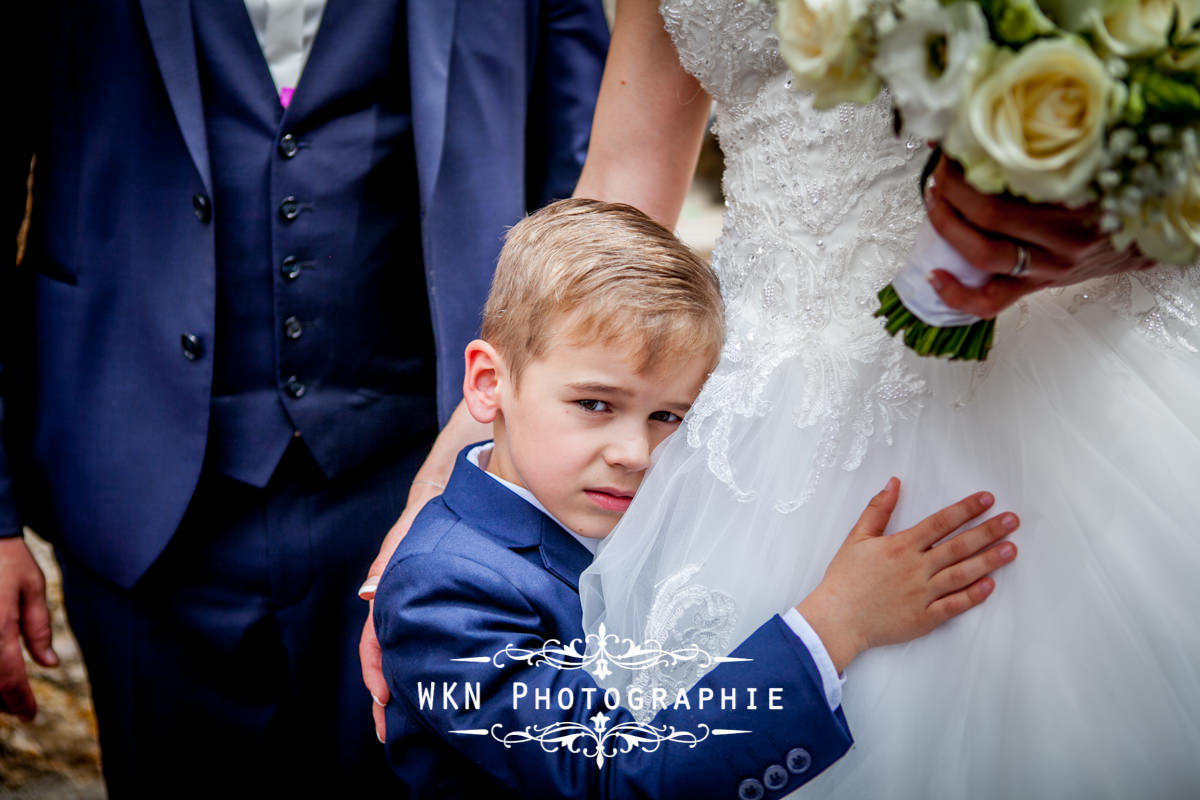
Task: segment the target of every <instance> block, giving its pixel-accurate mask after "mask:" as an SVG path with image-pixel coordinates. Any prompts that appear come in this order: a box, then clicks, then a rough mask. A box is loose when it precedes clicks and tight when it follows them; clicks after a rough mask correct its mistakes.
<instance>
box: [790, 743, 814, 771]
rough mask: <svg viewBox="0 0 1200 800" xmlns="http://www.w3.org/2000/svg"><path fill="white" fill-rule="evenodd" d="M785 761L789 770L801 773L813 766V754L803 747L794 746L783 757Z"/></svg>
mask: <svg viewBox="0 0 1200 800" xmlns="http://www.w3.org/2000/svg"><path fill="white" fill-rule="evenodd" d="M783 763H785V764H787V768H788V772H790V773H792V774H793V775H800V774H803V773H805V772H808V768H809V767H811V766H812V756H811V755H809V754H808V751H807V750H805V749H804V748H803V747H793V748H792V749H791V750H788V752H787V755H786V756H784V757H783Z"/></svg>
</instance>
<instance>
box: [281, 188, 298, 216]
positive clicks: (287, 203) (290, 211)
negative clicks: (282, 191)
mask: <svg viewBox="0 0 1200 800" xmlns="http://www.w3.org/2000/svg"><path fill="white" fill-rule="evenodd" d="M279 216H280V217H282V218H283V220H284V221H285V222H291V221H292V220H294V219H295V218H296V217H298V216H300V201H299V200H297V199H296V197H295V195H290V194H289V195H288V196H287V197H285V198H283V202H281V203H280V204H279Z"/></svg>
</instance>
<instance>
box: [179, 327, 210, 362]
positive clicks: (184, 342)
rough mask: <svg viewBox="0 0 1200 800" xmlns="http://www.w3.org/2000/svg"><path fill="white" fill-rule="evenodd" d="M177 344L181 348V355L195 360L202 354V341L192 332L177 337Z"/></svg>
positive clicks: (189, 359)
mask: <svg viewBox="0 0 1200 800" xmlns="http://www.w3.org/2000/svg"><path fill="white" fill-rule="evenodd" d="M179 346H180V347H182V348H183V357H184V358H186V359H187V360H188V361H195V360H196V359H198V358H199V357H200V356H202V355H204V342H202V341H200V337H199V336H197V335H196V334H194V333H185V334H183V335H182V336H180V337H179Z"/></svg>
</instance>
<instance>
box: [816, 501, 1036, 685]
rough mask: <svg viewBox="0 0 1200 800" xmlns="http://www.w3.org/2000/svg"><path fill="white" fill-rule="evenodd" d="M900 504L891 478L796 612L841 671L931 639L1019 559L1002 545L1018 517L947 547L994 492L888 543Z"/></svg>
mask: <svg viewBox="0 0 1200 800" xmlns="http://www.w3.org/2000/svg"><path fill="white" fill-rule="evenodd" d="M899 497H900V481H898V480H897V479H895V478H892V479H891V480H889V481H888V483H887V486H886V487H885V488H884V490H883V491H882V492H880V493H879V494H877V495H876V496H875V497H873V498H872V499H871V502H870V504H869V505H868V506H867V508H866V510H865V511H863V513H862V516H861V517H860V518H859V520H858V524H857V525H855V526H854V530H852V531H851V532H850V535H849V536H847V537H846V541H845V543H843V544H842V546H841V549H839V550H838V552H837V554H836V555H834V557H833V560H832V561H830V562H829V567H828V569H826V571H825V577H824V578H822V579H821V583H820V584H819V585H818V586H817V588H816V589H814V590H813V592H812V594H810V595H809V596H808V597H806V598H805V599H804V600H803V601H802V602H801V603H800V604H799V605H798V606H796V608H797V609H798V610H799V611H800V614H801V615H802V616H803V617H804V619H805V620H806V621H807V622H808V624H809V625H810V626H812V629H813V630H814V631H816V633H817V635H818V636H819V637H820V638H821V642H822V643H823V644H824V645H825V649H826V651H827V652H828V653H829V657H830V659H832V661H833V664H834V666H835V667H836V668H837V671H838V672H841V671H842V670H843V669H844V668H845V667H846V665H848V664H849V663H850V662H851V661H853V660H854V658H855V657H856V656H857V655H858V654H859V653H861V652H863V651H864V650H867V649H868V648H871V647H878V646H880V645H886V644H898V643H900V642H907V641H909V640H910V639H916V638H917V637H919V636H924V635H925V634H927V633H929V632H930V631H932V630H933V629H934V628H936V627H938V626H939V625H941V624H942V623H943V622H945V621H946V620H948V619H951V618H952V617H956V616H958V615H959V614H961V613H963V612H964V611H967V610H969V609H971V608H974V607H975V606H977V605H979V604H980V603H982V602H983V601H984V600H986V599H987V597H988V595H990V594H991V593H992V589H994V588H995V582H994V581H993V580H992V579H991V578H990V577H988V576H989V575H990V574H991V573H992V572H994V571H995V570H997V569H999V568H1000V567H1002V566H1004V565H1005V564H1007V563H1009V562H1010V561H1012V560H1013V559H1014V558H1016V556H1017V548H1016V545H1014V544H1012V543H1011V542H1002V543H1000V544H997V542H999V541H1000V540H1001V539H1003V538H1004V537H1006V536H1008V535H1009V534H1010V533H1012V532H1013V531H1015V530H1016V529H1017V526H1018V524H1019V523H1020V521H1019V520H1018V519H1017V515H1016V514H1013V513H1011V512H1005V513H1003V514H999V515H997V516H995V517H993V518H991V519H989V520H987V521H986V522H984V523H983V524H981V525H977V526H976V527H974V528H971V529H969V530H967V531H964V532H963V533H961V534H959V535H958V536H955V537H954V538H952V539H949V540H947V541H944V542H942V541H941V540H942V539H945V537H946V536H948V535H949V534H951V533H953V532H954V531H956V530H957V529H958V528H959V527H961V526H962V525H964V524H966V523H967V522H969V521H970V520H972V519H974V518H976V517H978V516H979V515H980V514H982V513H984V512H985V511H986V510H987V509H988V508H990V507H991V506H992V503H993V502H994V499H993V498H992V496H991V495H990V494H988V493H987V492H979V493H978V494H973V495H971V496H970V497H967V498H965V499H963V500H960V501H959V502H957V503H955V504H954V505H952V506H947V507H946V508H943V509H942V510H941V511H939V512H937V513H936V514H934V515H933V516H930V517H928V518H926V519H924V520H922V521H921V522H920V523H918V524H917V525H914V526H913V527H912V528H909V529H908V530H905V531H900V532H898V533H894V534H891V535H890V536H884V535H883V532H884V530H885V529H886V528H887V524H888V521H889V520H890V519H891V516H892V511H894V510H895V508H896V501H897V500H898V499H899ZM939 542H940V543H939Z"/></svg>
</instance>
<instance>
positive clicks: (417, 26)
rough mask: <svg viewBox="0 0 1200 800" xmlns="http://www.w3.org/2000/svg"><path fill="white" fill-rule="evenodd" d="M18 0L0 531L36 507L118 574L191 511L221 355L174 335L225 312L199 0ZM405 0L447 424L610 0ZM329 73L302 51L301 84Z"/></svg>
mask: <svg viewBox="0 0 1200 800" xmlns="http://www.w3.org/2000/svg"><path fill="white" fill-rule="evenodd" d="M17 5H18V7H17V8H16V9H14V16H13V18H11V19H10V24H9V25H8V26H7V29H6V33H5V36H7V40H6V41H7V43H8V45H9V47H8V50H9V52H10V53H12V54H13V58H14V59H15V63H17V64H19V65H21V70H22V74H21V75H20V76H18V77H17V81H18V83H19V86H18V87H16V89H15V98H14V103H13V106H12V108H13V109H14V114H15V117H16V118H15V119H13V120H12V121H11V122H10V126H9V127H10V128H14V129H15V131H16V138H17V139H18V140H19V145H20V146H19V147H18V148H17V149H16V150H15V151H14V152H12V153H10V154H9V156H8V161H7V163H6V170H5V174H6V177H7V178H8V179H9V180H8V184H7V185H6V189H5V198H6V203H5V210H6V212H7V213H8V216H9V220H10V223H12V225H13V227H11V228H10V231H15V229H16V223H17V222H18V221H19V218H20V214H21V212H22V211H23V208H24V174H25V172H26V171H27V168H28V165H29V160H30V156H31V154H33V153H36V155H37V169H36V173H35V181H34V182H35V191H34V198H35V200H34V215H33V222H32V229H31V231H30V234H29V245H28V250H27V254H26V259H25V264H24V265H23V267H22V268H21V269H20V270H14V269H13V267H12V266H11V265H7V266H0V326H3V328H2V329H0V430H2V431H3V434H4V447H3V448H0V536H3V535H13V534H16V533H19V532H20V526H21V524H22V523H25V524H29V525H31V526H32V527H34V528H35V529H37V530H39V532H41V533H42V534H43V535H46V536H49V537H50V538H52V539H53V540H54V541H55V542H56V544H57V545H59V546H60V547H63V548H65V549H67V550H69V551H70V552H71V553H72V555H73V556H74V557H75V558H77V559H78V560H80V561H82V562H83V563H85V564H87V565H88V566H90V567H91V568H92V569H94V570H96V571H98V572H100V573H101V574H103V575H105V576H107V577H109V578H110V579H112V580H114V581H115V582H117V583H119V584H121V585H126V586H128V585H131V584H132V583H133V582H134V581H136V580H137V578H138V577H139V576H140V575H141V574H142V573H143V572H144V571H145V569H146V567H147V566H148V565H149V564H150V563H151V562H152V561H153V560H154V558H155V557H156V556H157V554H158V553H159V552H160V551H161V550H162V547H163V546H164V544H165V542H166V541H167V540H168V539H169V538H170V536H171V535H172V534H173V532H174V530H175V528H176V527H177V525H178V523H179V521H180V519H181V518H182V516H183V513H184V510H185V508H186V506H187V504H188V501H189V499H190V498H191V495H192V492H193V490H194V488H195V486H196V483H197V480H198V477H199V474H200V469H201V464H202V462H203V460H204V452H205V444H206V441H207V436H208V425H209V401H210V397H211V395H212V379H213V372H212V360H211V358H201V359H199V360H195V361H189V360H188V359H187V358H185V357H184V353H183V352H182V351H181V335H182V334H184V333H187V332H198V333H201V334H203V333H205V332H211V331H212V329H213V326H214V319H215V307H216V291H215V283H216V281H215V270H216V265H215V260H214V234H213V228H212V226H211V225H206V224H202V223H201V222H200V221H198V220H197V217H196V215H197V209H195V208H194V207H193V196H194V195H211V179H210V161H209V159H210V153H209V150H208V144H207V141H206V133H205V120H204V109H203V104H202V98H201V87H200V83H199V78H198V67H197V59H196V45H195V41H194V35H193V31H192V17H191V11H190V3H187V2H181V1H180V0H92V1H91V2H86V3H80V2H70V0H47V2H44V3H19V4H17ZM353 7H354V0H330V3H329V7H328V9H327V11H326V14H327V15H328V14H332V13H353ZM406 8H407V12H406V13H407V37H408V48H409V61H410V70H409V72H410V80H411V102H412V115H413V135H414V140H415V150H416V161H417V164H416V166H417V175H418V183H419V195H420V213H421V235H422V240H423V241H422V245H423V247H422V251H423V255H424V265H425V280H426V285H427V288H428V296H429V304H430V309H431V317H432V322H433V328H434V336H435V341H436V348H437V364H438V405H439V412H440V416H441V418H442V419H443V420H444V419H445V418H446V416H448V414H449V412H450V410H452V409H453V407H454V406H455V405H456V403H457V402H458V400H459V399H460V397H461V384H462V377H461V376H462V352H463V348H464V346H465V344H466V342H467V341H469V340H470V339H471V338H472V337H473V336H474V335H476V331H477V328H478V325H479V313H480V310H481V308H482V306H483V302H484V300H485V298H486V295H487V290H488V286H489V283H490V280H491V273H492V268H493V266H494V263H495V258H496V255H497V254H498V252H499V248H500V244H501V236H502V234H503V231H504V229H505V228H506V227H507V226H509V225H512V224H513V223H514V222H516V221H517V220H518V219H520V218H521V216H522V215H523V214H524V213H525V212H526V211H527V210H528V209H532V208H536V207H537V206H539V205H541V204H542V203H544V202H546V201H547V200H549V199H551V198H553V197H563V196H567V195H569V194H570V192H571V190H572V188H573V185H574V182H575V180H576V178H577V176H578V172H579V169H580V167H581V165H582V162H583V157H584V154H585V149H586V144H587V138H588V131H589V128H590V123H591V117H592V111H593V107H594V102H595V94H596V92H597V89H598V87H599V78H600V73H601V70H602V67H603V57H604V49H605V46H606V43H607V29H606V27H605V23H604V19H603V15H602V13H601V11H600V2H599V0H523V2H505V3H498V2H495V1H494V0H411V1H410V2H408V3H407V4H406ZM318 44H319V43H318ZM329 55H336V54H332V53H331V54H329ZM317 57H318V56H317V54H316V53H315V52H314V56H313V58H314V60H315V59H317ZM310 66H312V65H310ZM336 73H337V70H333V71H332V73H330V72H324V71H322V70H319V69H316V68H315V67H314V69H313V70H312V74H311V75H306V78H305V80H306V86H305V87H304V90H309V89H313V88H315V87H313V86H311V85H308V84H311V83H312V82H313V81H321V80H329V79H330V78H328V77H325V76H328V75H330V74H336ZM298 97H299V95H298ZM298 102H299V100H298ZM356 124H360V125H364V126H367V127H369V125H370V121H369V120H361V121H359V122H358V123H356ZM369 134H370V131H369V130H364V136H369ZM202 338H203V337H202ZM18 498H19V499H20V501H21V508H20V509H18Z"/></svg>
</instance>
